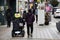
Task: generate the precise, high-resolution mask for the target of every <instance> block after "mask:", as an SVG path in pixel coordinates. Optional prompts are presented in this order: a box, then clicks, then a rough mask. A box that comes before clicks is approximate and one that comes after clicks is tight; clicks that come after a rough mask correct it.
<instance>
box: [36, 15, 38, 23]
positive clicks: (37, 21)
mask: <svg viewBox="0 0 60 40" xmlns="http://www.w3.org/2000/svg"><path fill="white" fill-rule="evenodd" d="M37 22H38V15H36V23H37Z"/></svg>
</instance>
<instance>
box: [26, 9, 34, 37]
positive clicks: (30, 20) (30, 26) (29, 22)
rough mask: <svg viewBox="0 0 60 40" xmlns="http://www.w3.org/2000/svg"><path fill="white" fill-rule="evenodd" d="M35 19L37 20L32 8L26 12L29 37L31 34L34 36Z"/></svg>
mask: <svg viewBox="0 0 60 40" xmlns="http://www.w3.org/2000/svg"><path fill="white" fill-rule="evenodd" d="M34 21H35V17H34V14H33V13H32V12H31V9H29V10H28V13H27V14H26V23H27V34H28V37H29V35H31V37H32V33H33V22H34ZM30 29H31V33H30Z"/></svg>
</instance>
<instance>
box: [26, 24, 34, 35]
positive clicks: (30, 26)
mask: <svg viewBox="0 0 60 40" xmlns="http://www.w3.org/2000/svg"><path fill="white" fill-rule="evenodd" d="M30 31H31V34H32V33H33V23H32V24H27V34H28V35H30Z"/></svg>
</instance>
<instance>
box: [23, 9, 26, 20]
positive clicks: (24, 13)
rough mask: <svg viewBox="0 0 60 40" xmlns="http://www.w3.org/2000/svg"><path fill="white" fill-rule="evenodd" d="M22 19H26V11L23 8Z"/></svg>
mask: <svg viewBox="0 0 60 40" xmlns="http://www.w3.org/2000/svg"><path fill="white" fill-rule="evenodd" d="M23 19H24V21H25V19H26V11H25V10H24V11H23Z"/></svg>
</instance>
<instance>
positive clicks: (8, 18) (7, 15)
mask: <svg viewBox="0 0 60 40" xmlns="http://www.w3.org/2000/svg"><path fill="white" fill-rule="evenodd" d="M11 14H12V12H11V9H7V10H6V12H5V17H6V19H7V20H11Z"/></svg>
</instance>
